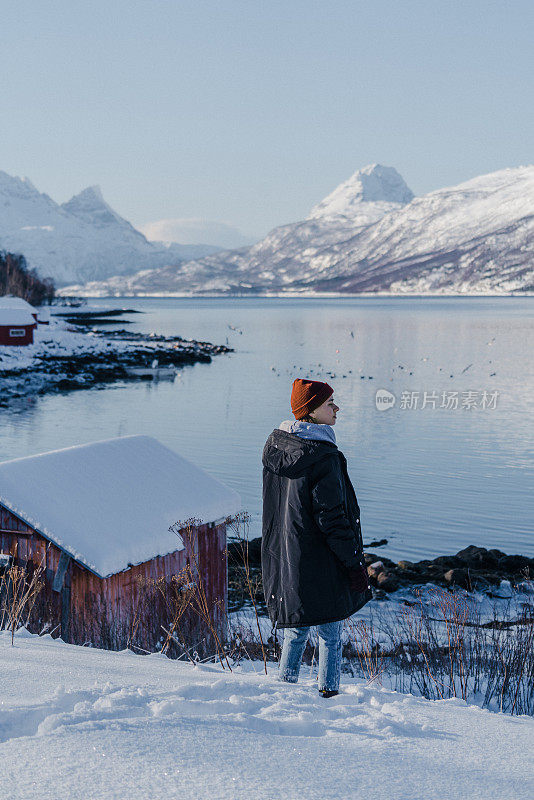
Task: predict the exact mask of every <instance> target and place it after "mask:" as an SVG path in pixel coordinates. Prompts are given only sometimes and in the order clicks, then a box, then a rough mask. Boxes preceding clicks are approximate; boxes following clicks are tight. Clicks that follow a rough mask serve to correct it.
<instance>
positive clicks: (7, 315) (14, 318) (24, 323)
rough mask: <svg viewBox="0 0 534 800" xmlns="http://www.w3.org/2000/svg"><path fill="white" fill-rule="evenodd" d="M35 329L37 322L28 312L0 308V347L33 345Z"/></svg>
mask: <svg viewBox="0 0 534 800" xmlns="http://www.w3.org/2000/svg"><path fill="white" fill-rule="evenodd" d="M36 327H37V322H36V321H35V319H34V317H33V316H32V315H31V314H30V313H29V312H28V311H24V310H23V309H20V310H19V309H16V308H13V309H12V308H1V307H0V345H7V346H8V347H13V345H28V344H33V332H34V330H35V328H36Z"/></svg>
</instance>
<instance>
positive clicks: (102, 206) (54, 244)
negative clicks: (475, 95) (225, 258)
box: [0, 171, 217, 285]
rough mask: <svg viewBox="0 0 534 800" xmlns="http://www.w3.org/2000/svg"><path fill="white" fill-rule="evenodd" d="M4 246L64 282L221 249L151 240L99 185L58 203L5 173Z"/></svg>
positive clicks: (1, 177)
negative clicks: (118, 210) (113, 205)
mask: <svg viewBox="0 0 534 800" xmlns="http://www.w3.org/2000/svg"><path fill="white" fill-rule="evenodd" d="M0 249H2V250H8V251H11V252H14V253H22V254H23V255H24V256H25V257H26V259H27V261H28V264H29V266H30V267H35V268H36V269H37V270H38V272H39V274H40V276H41V277H52V278H53V279H54V280H55V281H56V283H57V284H58V285H61V284H65V283H72V282H73V281H83V282H85V281H88V280H96V279H103V278H107V277H109V276H110V275H118V274H121V275H122V274H127V273H133V272H136V271H137V270H139V269H141V268H143V267H146V268H152V267H162V266H165V265H167V264H174V265H177V264H179V263H180V262H181V261H183V260H187V259H191V258H196V257H198V256H203V255H205V254H206V253H212V252H214V251H215V250H216V249H217V248H214V247H211V246H208V245H206V246H183V247H182V246H180V245H175V244H173V245H171V246H170V247H166V246H165V245H163V244H161V243H154V242H148V241H147V239H146V238H145V237H144V236H143V234H142V233H139V231H137V230H136V229H135V228H134V227H133V226H132V225H130V223H129V222H127V221H126V220H125V219H123V218H122V217H121V216H119V214H117V213H116V212H115V211H113V209H112V208H111V207H110V206H109V205H108V204H107V203H106V202H105V200H104V198H103V197H102V194H101V192H100V189H99V188H98V187H97V186H91V187H89V188H88V189H84V191H82V192H80V194H78V195H76V196H75V197H73V198H72V199H71V200H69V201H68V203H63V205H58V204H57V203H55V202H54V200H52V198H50V197H49V196H48V195H47V194H42V193H41V192H39V191H38V190H37V189H36V188H35V186H33V184H32V183H31V182H30V181H29V180H28V179H27V178H16V177H11V176H10V175H8V174H7V173H5V172H1V171H0Z"/></svg>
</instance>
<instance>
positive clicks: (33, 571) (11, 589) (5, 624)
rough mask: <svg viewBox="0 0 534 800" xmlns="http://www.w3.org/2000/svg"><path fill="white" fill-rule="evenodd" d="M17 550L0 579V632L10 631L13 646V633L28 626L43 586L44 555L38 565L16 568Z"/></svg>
mask: <svg viewBox="0 0 534 800" xmlns="http://www.w3.org/2000/svg"><path fill="white" fill-rule="evenodd" d="M16 558H17V548H15V553H14V554H13V556H12V563H11V565H10V566H8V567H6V568H5V569H4V570H3V572H2V575H1V577H0V630H5V629H7V630H10V631H11V644H12V645H13V644H14V640H15V632H16V631H17V630H18V629H19V628H20V627H24V626H27V625H28V620H29V617H30V614H31V612H32V609H33V607H34V605H35V601H36V600H37V597H38V595H39V593H40V591H41V589H42V588H43V586H44V581H43V580H41V578H42V576H43V573H44V563H45V559H46V553H45V554H44V555H43V558H42V560H41V563H40V564H37V565H33V562H30V563H31V564H32V566H31V567H27V566H17V565H16V564H15V561H16Z"/></svg>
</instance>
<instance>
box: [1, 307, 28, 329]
mask: <svg viewBox="0 0 534 800" xmlns="http://www.w3.org/2000/svg"><path fill="white" fill-rule="evenodd" d="M0 325H35V318H34V317H33V316H32V315H31V314H30V313H29V312H28V311H25V310H24V309H23V308H4V307H3V306H0Z"/></svg>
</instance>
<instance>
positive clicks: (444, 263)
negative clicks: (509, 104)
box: [72, 164, 534, 295]
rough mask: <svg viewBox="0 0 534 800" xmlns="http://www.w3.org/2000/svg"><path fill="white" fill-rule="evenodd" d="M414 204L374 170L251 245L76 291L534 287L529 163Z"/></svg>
mask: <svg viewBox="0 0 534 800" xmlns="http://www.w3.org/2000/svg"><path fill="white" fill-rule="evenodd" d="M412 198H413V195H412V193H411V192H410V190H409V189H408V187H407V186H406V184H405V183H404V181H403V180H402V178H401V177H400V175H398V173H397V172H396V171H395V170H393V169H391V168H387V167H382V166H380V165H376V164H375V165H371V166H370V167H366V168H364V169H363V170H360V171H359V172H357V173H356V174H355V175H354V176H352V178H350V179H349V180H348V181H346V182H345V183H344V184H341V186H339V187H338V189H336V190H335V191H334V192H332V194H330V195H329V196H328V197H327V198H325V200H323V201H322V202H321V203H319V204H318V205H317V206H315V208H314V209H313V210H312V212H311V214H310V216H309V217H308V219H307V220H304V221H303V222H298V223H294V224H291V225H286V226H283V227H280V228H276V229H275V230H273V231H271V233H269V234H268V236H267V237H266V238H265V239H263V240H262V241H261V242H259V243H258V244H256V245H254V246H253V247H250V248H243V249H241V250H234V251H224V252H221V253H217V254H215V255H212V256H208V257H205V258H202V259H197V260H195V261H190V262H189V263H186V264H181V265H180V266H179V267H165V268H163V269H156V270H153V271H151V272H146V271H145V272H143V273H139V274H138V275H135V276H131V277H129V278H128V279H127V280H122V279H120V278H112V279H111V280H110V281H108V282H104V283H95V284H92V285H88V286H86V287H84V288H83V289H82V288H81V287H79V286H78V287H76V288H75V289H73V290H72V291H76V292H79V293H81V294H88V295H105V294H122V293H124V294H151V293H154V294H156V293H169V294H172V293H176V294H180V293H185V294H187V293H200V292H228V291H240V292H243V291H244V292H250V291H260V292H297V293H298V292H302V293H313V292H317V291H320V292H393V293H399V294H402V293H403V292H421V293H425V292H428V293H440V292H442V293H467V294H477V293H486V292H487V293H496V294H503V293H507V292H511V291H522V290H523V291H525V290H529V291H534V166H527V167H517V168H514V169H504V170H500V171H499V172H494V173H491V174H489V175H483V176H481V177H478V178H475V179H473V180H470V181H466V182H465V183H462V184H459V185H458V186H453V187H448V188H445V189H439V190H437V191H434V192H430V193H429V194H427V195H424V196H422V197H416V198H413V199H412Z"/></svg>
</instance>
